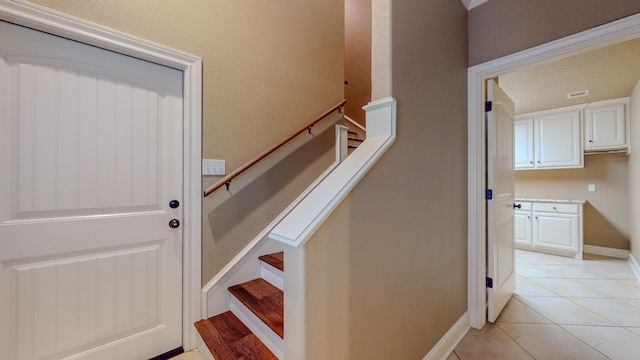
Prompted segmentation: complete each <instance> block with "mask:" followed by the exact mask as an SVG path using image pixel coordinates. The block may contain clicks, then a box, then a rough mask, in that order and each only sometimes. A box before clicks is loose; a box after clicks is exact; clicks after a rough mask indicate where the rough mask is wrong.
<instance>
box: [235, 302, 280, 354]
mask: <svg viewBox="0 0 640 360" xmlns="http://www.w3.org/2000/svg"><path fill="white" fill-rule="evenodd" d="M230 297H231V312H232V313H233V314H234V315H235V316H236V317H237V318H238V319H240V321H242V323H243V324H245V325H246V326H247V327H248V328H249V330H251V332H253V333H254V334H255V335H256V336H257V337H258V339H260V341H262V342H263V343H264V345H265V346H266V347H267V348H269V350H271V352H272V353H273V354H274V355H275V356H276V357H278V359H282V358H283V357H284V340H283V339H282V338H281V337H280V336H278V334H276V333H275V332H274V331H273V330H271V328H270V327H268V326H267V325H266V324H265V323H264V322H262V320H260V318H258V317H257V316H256V315H255V314H254V313H253V312H252V311H251V310H249V308H247V307H246V306H244V304H243V303H242V301H240V300H238V298H236V297H235V296H233V295H230Z"/></svg>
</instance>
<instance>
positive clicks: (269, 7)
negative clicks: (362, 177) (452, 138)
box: [31, 0, 344, 282]
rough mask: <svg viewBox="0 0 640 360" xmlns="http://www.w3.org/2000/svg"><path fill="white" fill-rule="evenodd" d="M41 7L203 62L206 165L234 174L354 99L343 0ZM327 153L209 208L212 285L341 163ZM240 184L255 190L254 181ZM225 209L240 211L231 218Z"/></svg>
mask: <svg viewBox="0 0 640 360" xmlns="http://www.w3.org/2000/svg"><path fill="white" fill-rule="evenodd" d="M31 2H33V3H36V4H41V5H44V6H47V7H50V8H53V9H55V10H58V11H61V12H64V13H67V14H70V15H73V16H77V17H80V18H82V19H85V20H88V21H91V22H95V23H98V24H100V25H104V26H107V27H110V28H113V29H116V30H119V31H122V32H125V33H128V34H131V35H135V36H138V37H141V38H143V39H146V40H150V41H153V42H156V43H159V44H163V45H166V46H169V47H172V48H175V49H178V50H182V51H185V52H187V53H191V54H194V55H197V56H200V57H202V60H203V69H204V70H203V124H202V127H203V157H204V158H212V159H224V160H226V161H227V163H226V166H227V172H230V171H232V170H234V169H236V168H237V167H239V166H240V165H241V164H243V163H244V162H246V161H247V160H249V159H250V158H252V157H253V156H255V155H256V154H258V153H260V152H262V151H263V150H264V149H266V148H267V147H269V146H271V145H272V144H274V143H275V142H277V141H278V140H280V139H282V138H283V137H285V136H286V135H288V134H289V133H291V132H292V131H294V130H296V129H298V128H299V127H300V126H302V125H303V124H305V123H307V122H309V121H310V120H312V119H313V118H315V117H316V116H317V115H319V114H321V113H322V112H324V111H325V110H327V109H329V108H330V107H332V106H333V105H335V104H337V103H338V102H339V101H340V100H342V99H343V96H344V85H343V83H344V2H343V1H339V0H305V1H293V0H285V1H277V2H273V1H223V0H181V1H154V2H149V1H148V0H128V1H118V0H75V1H56V0H31ZM325 144H326V141H325ZM321 147H322V146H321ZM323 149H324V150H321V151H325V150H328V149H327V148H326V146H325V147H324V148H323ZM327 154H328V153H326V152H325V153H324V155H312V159H311V160H310V161H309V164H308V165H305V164H302V163H300V162H299V161H297V160H292V161H293V163H295V164H297V165H299V166H302V167H303V170H300V174H298V170H296V169H293V168H292V167H287V166H284V167H279V168H278V169H279V171H280V173H278V174H276V173H275V172H273V171H272V172H268V171H266V170H258V171H256V172H254V175H253V176H254V177H255V178H257V179H258V180H259V181H263V182H264V183H263V184H261V185H260V184H256V185H254V186H253V187H250V186H249V187H247V190H243V192H240V191H239V188H238V187H237V186H236V187H235V188H234V191H235V194H234V193H233V192H232V193H226V192H224V190H219V191H222V192H224V193H225V195H227V196H230V198H229V199H222V200H221V197H224V195H216V197H217V198H216V199H212V198H207V199H205V200H204V203H203V207H204V209H203V210H204V212H203V239H202V241H203V277H202V280H203V282H207V281H208V280H210V279H211V277H212V276H213V275H214V274H215V273H216V272H217V271H218V270H219V269H221V268H222V267H223V266H224V265H225V264H226V263H227V262H228V261H229V260H230V259H231V258H232V257H233V256H235V254H236V253H237V252H238V250H239V249H241V248H242V247H244V245H245V244H246V243H248V242H249V241H250V240H252V239H253V236H255V235H256V233H257V232H256V230H255V228H254V227H253V226H249V227H242V226H243V225H244V224H246V222H247V221H248V220H249V219H254V220H256V219H260V220H259V221H257V222H256V224H257V225H256V226H260V225H266V224H268V222H269V221H270V220H268V221H267V219H268V218H269V217H270V218H271V219H273V218H274V217H275V216H276V215H277V214H278V213H279V212H280V210H281V209H282V208H283V206H284V205H286V204H285V203H286V202H287V201H290V200H291V199H292V198H293V197H295V196H296V195H297V194H299V193H300V191H301V190H302V189H303V188H304V187H305V186H306V184H308V183H309V182H310V181H311V180H310V178H311V177H312V176H313V174H316V176H317V174H319V172H321V170H323V169H319V168H317V167H318V166H319V167H322V166H325V167H326V164H327V160H328V159H329V158H328V157H327V156H332V155H327ZM318 157H319V158H318ZM294 158H295V156H294ZM331 160H332V159H331ZM296 161H297V162H296ZM271 165H274V164H273V162H272V163H271ZM314 166H315V168H314ZM265 174H266V175H265ZM287 179H291V180H290V181H289V180H287ZM213 180H214V179H211V178H209V179H206V180H205V184H204V185H205V186H206V185H209V184H210V183H212V182H213ZM276 180H278V181H276ZM238 182H240V183H242V182H244V183H246V182H247V181H246V177H245V180H238V181H234V184H235V185H237V184H238ZM293 184H295V185H293ZM235 185H234V186H235ZM289 186H293V187H289ZM251 188H253V189H254V190H253V191H257V192H259V193H260V196H257V198H261V199H263V200H265V203H263V204H261V205H260V206H252V207H249V208H247V206H248V205H247V204H246V203H243V201H244V200H243V199H244V197H245V195H244V194H248V192H250V191H249V189H251ZM243 189H244V187H243ZM264 191H271V192H272V193H274V194H279V195H282V197H280V196H276V195H273V196H264V194H263V192H264ZM296 192H297V193H296ZM231 194H234V195H231ZM254 195H255V193H254ZM223 200H224V201H223ZM249 204H252V203H251V202H250V203H249ZM218 205H220V206H221V207H222V208H221V209H226V210H228V211H230V212H228V213H226V214H224V215H222V214H221V211H222V210H216V209H215V208H216V206H218ZM240 210H243V211H240ZM223 219H224V220H223ZM265 222H266V223H265ZM231 224H235V225H238V226H241V227H239V228H233V229H232V228H230V226H231ZM263 227H264V226H263ZM260 230H261V229H260ZM221 234H224V236H221Z"/></svg>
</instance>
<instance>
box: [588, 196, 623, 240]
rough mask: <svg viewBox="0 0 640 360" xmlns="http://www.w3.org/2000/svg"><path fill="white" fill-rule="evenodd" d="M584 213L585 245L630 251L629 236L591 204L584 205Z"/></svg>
mask: <svg viewBox="0 0 640 360" xmlns="http://www.w3.org/2000/svg"><path fill="white" fill-rule="evenodd" d="M583 212H584V213H583V216H584V220H583V222H584V243H585V245H593V246H602V247H608V248H614V249H623V250H629V244H630V239H629V234H625V233H623V232H621V231H620V229H619V228H618V227H616V225H615V224H613V223H612V222H611V221H610V220H609V219H607V218H606V217H605V216H604V215H603V214H602V213H601V212H600V211H598V209H596V208H595V207H593V205H591V203H589V202H587V203H585V204H584V208H583Z"/></svg>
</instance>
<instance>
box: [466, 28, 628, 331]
mask: <svg viewBox="0 0 640 360" xmlns="http://www.w3.org/2000/svg"><path fill="white" fill-rule="evenodd" d="M639 36H640V15H635V16H631V17H628V18H625V19H622V20H620V21H617V22H613V23H609V24H606V25H603V26H600V27H597V28H594V29H591V30H587V31H584V32H582V33H579V34H575V35H572V36H569V37H566V38H563V39H560V40H557V41H553V42H550V43H547V44H544V45H541V46H538V47H535V48H531V49H528V50H524V51H522V52H519V53H516V54H513V55H509V56H506V57H503V58H500V59H497V60H493V61H490V62H487V63H483V64H480V65H476V66H474V67H471V68H469V72H468V75H469V76H468V79H469V80H468V82H469V83H468V84H469V86H468V109H469V110H468V111H469V116H468V130H469V131H468V136H469V138H468V145H469V146H468V151H469V153H468V154H469V157H468V164H469V165H468V174H469V182H468V193H469V206H468V220H469V259H468V260H469V262H468V265H469V266H468V271H469V276H468V297H469V298H468V305H469V306H468V309H469V315H470V322H471V326H472V327H474V328H477V329H480V328H482V327H483V326H484V324H485V323H486V307H487V301H486V287H485V284H486V283H485V281H486V279H485V278H486V265H487V264H486V259H487V250H486V249H487V248H486V246H487V238H486V229H487V225H486V221H487V219H486V204H485V195H486V194H485V191H486V181H485V176H486V175H485V174H486V171H487V169H486V163H485V160H484V159H485V156H486V155H485V154H486V142H485V138H484V134H485V125H484V121H483V118H484V112H483V110H484V106H483V105H484V104H483V103H484V99H485V89H484V83H485V80H486V79H489V78H494V77H499V76H501V75H504V74H507V73H509V72H512V71H514V70H516V69H521V68H524V67H529V66H532V65H534V64H541V63H545V62H550V61H552V60H558V59H562V58H566V57H569V56H572V55H576V54H580V53H583V52H586V51H590V50H594V49H597V48H600V47H603V46H608V45H612V44H616V43H620V42H623V41H627V40H631V39H634V38H637V37H639Z"/></svg>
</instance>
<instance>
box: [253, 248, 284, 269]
mask: <svg viewBox="0 0 640 360" xmlns="http://www.w3.org/2000/svg"><path fill="white" fill-rule="evenodd" d="M258 259H260V260H261V261H264V262H265V263H267V264H269V265H271V266H273V267H274V268H276V269H278V270H280V271H284V251H280V252H277V253H273V254H267V255H262V256H260V257H259V258H258Z"/></svg>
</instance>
